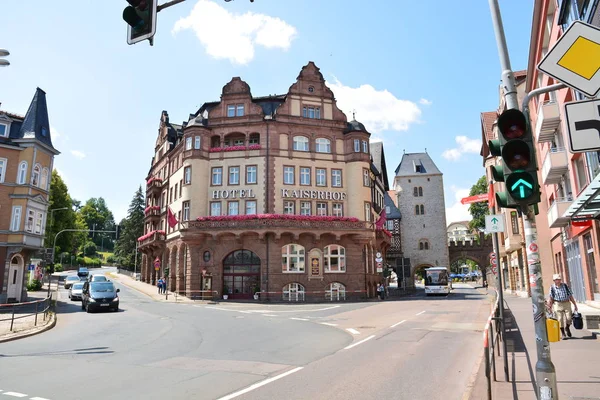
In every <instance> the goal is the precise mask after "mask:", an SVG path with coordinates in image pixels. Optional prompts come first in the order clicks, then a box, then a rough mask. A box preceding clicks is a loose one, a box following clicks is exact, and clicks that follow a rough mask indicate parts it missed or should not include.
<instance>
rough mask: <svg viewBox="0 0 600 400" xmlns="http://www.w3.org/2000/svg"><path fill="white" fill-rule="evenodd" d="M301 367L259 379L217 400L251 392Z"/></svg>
mask: <svg viewBox="0 0 600 400" xmlns="http://www.w3.org/2000/svg"><path fill="white" fill-rule="evenodd" d="M302 368H304V367H296V368H294V369H291V370H289V371H287V372H284V373H283V374H279V375H276V376H274V377H272V378H269V379H265V380H264V381H260V382H258V383H255V384H254V385H252V386H248V387H247V388H246V389H242V390H239V391H237V392H234V393H231V394H228V395H227V396H225V397H221V398H219V399H217V400H231V399H235V398H236V397H238V396H241V395H243V394H245V393H248V392H251V391H252V390H254V389H258V388H259V387H261V386H264V385H266V384H268V383H271V382H274V381H276V380H278V379H281V378H284V377H286V376H288V375H291V374H293V373H295V372H298V371H300V370H301V369H302Z"/></svg>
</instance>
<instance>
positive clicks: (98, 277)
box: [87, 275, 108, 282]
mask: <svg viewBox="0 0 600 400" xmlns="http://www.w3.org/2000/svg"><path fill="white" fill-rule="evenodd" d="M87 280H88V282H108V278H106V276H104V275H90V276H88V279H87Z"/></svg>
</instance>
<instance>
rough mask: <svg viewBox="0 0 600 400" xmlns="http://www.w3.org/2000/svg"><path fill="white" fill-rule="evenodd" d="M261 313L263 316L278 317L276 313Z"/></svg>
mask: <svg viewBox="0 0 600 400" xmlns="http://www.w3.org/2000/svg"><path fill="white" fill-rule="evenodd" d="M260 315H262V316H263V317H276V316H277V315H275V314H260Z"/></svg>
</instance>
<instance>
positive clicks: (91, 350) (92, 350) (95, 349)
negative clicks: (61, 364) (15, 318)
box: [0, 347, 114, 358]
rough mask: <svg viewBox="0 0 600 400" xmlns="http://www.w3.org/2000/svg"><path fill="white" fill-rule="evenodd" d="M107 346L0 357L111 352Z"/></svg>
mask: <svg viewBox="0 0 600 400" xmlns="http://www.w3.org/2000/svg"><path fill="white" fill-rule="evenodd" d="M108 349H109V347H88V348H84V349H73V350H57V351H45V352H39V353H23V354H0V357H4V358H10V357H40V356H65V355H73V354H74V355H86V354H112V353H114V351H113V350H108Z"/></svg>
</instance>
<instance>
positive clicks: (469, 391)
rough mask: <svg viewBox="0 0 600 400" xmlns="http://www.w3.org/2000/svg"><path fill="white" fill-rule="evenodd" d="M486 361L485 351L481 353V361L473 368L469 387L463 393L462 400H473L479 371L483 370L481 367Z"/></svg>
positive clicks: (468, 383)
mask: <svg viewBox="0 0 600 400" xmlns="http://www.w3.org/2000/svg"><path fill="white" fill-rule="evenodd" d="M484 360H485V349H484V350H483V351H482V352H481V356H480V357H479V361H477V362H476V363H475V366H474V367H473V371H472V372H471V376H470V377H469V381H468V382H467V387H466V389H465V391H464V392H463V395H462V397H461V400H471V396H472V394H473V390H474V389H475V386H477V378H478V377H479V370H480V369H481V365H482V364H483V363H484Z"/></svg>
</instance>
